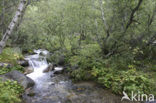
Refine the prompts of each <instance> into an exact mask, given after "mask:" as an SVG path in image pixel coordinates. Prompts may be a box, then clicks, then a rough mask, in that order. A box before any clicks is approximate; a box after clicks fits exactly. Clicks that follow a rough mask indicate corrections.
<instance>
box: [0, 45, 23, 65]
mask: <svg viewBox="0 0 156 103" xmlns="http://www.w3.org/2000/svg"><path fill="white" fill-rule="evenodd" d="M19 59H23V55H22V54H21V51H20V49H18V48H5V49H4V50H3V52H2V54H0V62H3V63H11V64H16V61H17V60H19Z"/></svg>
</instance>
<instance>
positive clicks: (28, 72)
mask: <svg viewBox="0 0 156 103" xmlns="http://www.w3.org/2000/svg"><path fill="white" fill-rule="evenodd" d="M32 72H34V68H32V67H26V68H24V74H25V75H27V74H30V73H32Z"/></svg>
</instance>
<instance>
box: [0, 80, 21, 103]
mask: <svg viewBox="0 0 156 103" xmlns="http://www.w3.org/2000/svg"><path fill="white" fill-rule="evenodd" d="M21 93H23V88H22V87H21V86H20V85H19V84H18V83H17V81H10V80H7V81H5V82H2V81H0V94H1V95H0V103H20V102H21V99H20V95H21Z"/></svg>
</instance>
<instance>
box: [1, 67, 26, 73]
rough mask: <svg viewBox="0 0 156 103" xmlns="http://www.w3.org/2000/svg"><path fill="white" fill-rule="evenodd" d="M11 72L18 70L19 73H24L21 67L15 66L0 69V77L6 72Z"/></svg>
mask: <svg viewBox="0 0 156 103" xmlns="http://www.w3.org/2000/svg"><path fill="white" fill-rule="evenodd" d="M12 70H18V71H20V72H24V68H23V67H22V66H20V65H15V66H13V67H11V68H5V67H3V68H0V75H2V74H5V73H8V72H10V71H12Z"/></svg>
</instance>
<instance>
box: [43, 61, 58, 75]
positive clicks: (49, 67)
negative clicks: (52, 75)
mask: <svg viewBox="0 0 156 103" xmlns="http://www.w3.org/2000/svg"><path fill="white" fill-rule="evenodd" d="M54 68H55V66H54V65H53V64H51V63H50V64H49V66H48V67H47V68H46V69H45V70H43V73H46V72H49V71H52V70H54Z"/></svg>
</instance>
